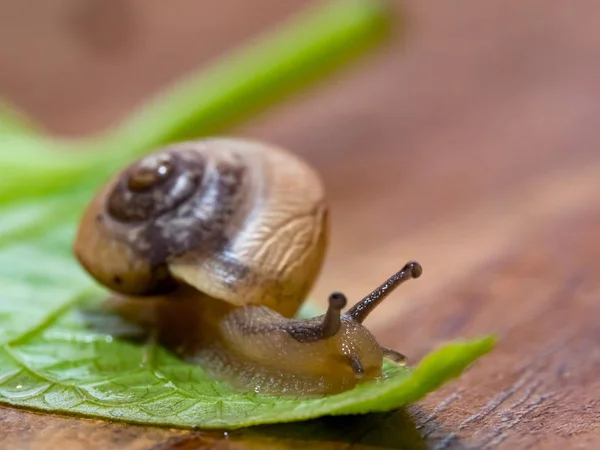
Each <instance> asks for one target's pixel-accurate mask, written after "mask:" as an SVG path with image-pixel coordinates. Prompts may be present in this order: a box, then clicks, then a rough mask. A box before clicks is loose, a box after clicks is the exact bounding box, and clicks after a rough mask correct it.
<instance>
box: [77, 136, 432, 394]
mask: <svg viewBox="0 0 600 450" xmlns="http://www.w3.org/2000/svg"><path fill="white" fill-rule="evenodd" d="M327 238H328V214H327V205H326V201H325V194H324V187H323V184H322V181H321V179H320V177H319V176H318V175H317V174H316V172H315V171H314V170H313V169H312V168H311V167H309V166H308V165H307V164H306V163H304V162H303V161H302V160H300V159H299V158H298V157H296V156H295V155H293V154H292V153H290V152H288V151H286V150H283V149H281V148H277V147H274V146H271V145H267V144H263V143H258V142H251V141H245V140H234V139H205V140H199V141H191V142H182V143H177V144H172V145H169V146H166V147H164V148H162V149H159V150H158V151H156V152H155V153H153V154H150V155H149V156H146V157H144V158H142V159H140V160H139V161H137V162H134V163H133V164H131V165H130V166H129V167H127V168H125V169H124V170H123V171H122V172H121V173H119V174H117V175H116V176H115V177H114V178H113V179H112V180H110V181H109V182H108V183H107V184H106V185H105V186H104V187H103V188H101V190H100V191H99V192H98V193H97V195H96V196H95V197H94V198H93V200H92V201H91V203H90V204H89V206H88V207H87V209H86V210H85V212H84V214H83V217H82V219H81V222H80V225H79V228H78V231H77V235H76V238H75V242H74V253H75V255H76V257H77V259H78V260H79V262H80V263H81V265H82V266H83V268H84V269H85V270H86V271H87V272H88V273H89V274H90V275H91V276H92V277H93V278H95V279H96V280H97V281H98V282H99V283H101V284H103V285H104V286H106V287H107V288H109V289H110V290H111V291H112V292H113V293H115V295H117V296H119V297H120V298H122V299H126V300H127V299H131V300H132V301H134V302H137V304H138V305H139V304H142V305H143V304H144V302H145V301H146V300H144V299H153V300H154V301H157V302H158V304H161V305H163V306H161V308H163V309H159V310H156V311H158V312H156V311H155V312H156V315H157V317H158V318H159V319H161V320H162V319H165V318H166V317H168V316H169V312H168V311H167V310H165V309H164V305H169V304H171V305H179V306H181V305H188V306H190V305H192V306H193V309H194V312H188V313H186V312H180V313H178V314H179V315H177V314H175V318H174V320H171V321H169V324H168V325H167V326H163V328H164V329H166V330H167V331H169V330H170V331H171V332H172V331H173V330H177V329H178V328H179V325H178V320H180V319H185V320H187V321H188V322H191V323H192V325H191V329H192V330H193V332H192V334H193V337H191V338H190V339H191V340H193V341H194V345H193V348H194V351H193V359H194V361H198V362H200V363H201V364H203V366H204V367H206V368H207V370H208V371H209V372H210V373H214V374H215V376H217V377H221V378H222V379H225V380H227V381H229V382H231V383H232V384H234V385H236V386H238V387H240V388H242V389H247V390H256V391H261V392H267V393H289V394H295V395H297V394H306V395H310V394H315V395H323V394H333V393H338V392H342V391H345V390H348V389H351V388H353V387H354V386H356V385H357V384H358V383H362V382H365V381H368V380H374V379H378V378H380V377H381V376H382V363H383V358H384V357H385V358H389V359H392V360H394V361H396V362H398V363H404V361H405V357H404V356H403V355H402V354H400V353H398V352H396V351H394V350H390V349H386V348H382V347H381V346H380V345H379V344H378V343H377V341H376V340H375V338H374V336H373V335H372V334H371V333H370V332H369V331H368V330H367V328H365V327H364V326H363V325H362V322H363V321H364V319H365V318H366V317H367V316H368V314H369V313H370V312H371V311H372V310H373V308H375V307H376V306H377V305H378V304H379V303H380V302H381V301H382V300H383V299H384V298H385V297H386V296H387V295H389V294H390V293H391V292H392V290H393V289H394V288H395V287H397V286H398V285H399V284H401V283H402V282H404V281H406V280H408V279H411V278H417V277H419V276H420V275H421V272H422V269H421V266H420V265H419V263H417V262H415V261H410V262H408V263H407V264H406V265H405V266H404V267H403V268H402V269H401V270H400V271H399V272H397V273H395V274H394V275H393V276H392V277H390V278H389V279H387V280H386V281H385V282H384V283H383V284H382V285H381V286H379V287H378V288H377V289H375V290H374V291H373V292H371V293H370V294H368V295H367V296H366V297H365V298H364V299H362V300H361V301H360V302H358V303H357V304H356V305H355V306H353V307H352V308H350V309H349V310H348V311H347V312H345V313H342V310H343V309H344V308H345V306H346V303H347V300H346V297H345V296H344V294H342V293H339V292H335V293H333V294H331V296H330V297H329V305H328V309H327V312H326V313H325V314H324V315H322V316H319V317H315V318H310V319H295V318H293V317H294V316H295V315H296V313H297V312H298V310H299V308H300V307H301V305H302V302H303V301H304V300H305V299H306V296H307V294H308V292H309V290H310V289H311V287H312V285H313V284H314V282H315V280H316V278H317V276H318V273H319V271H320V268H321V265H322V262H323V258H324V254H325V248H326V245H327ZM141 308H143V306H141ZM165 311H166V312H165ZM184 311H185V309H184ZM190 311H191V310H190ZM171 315H173V314H171Z"/></svg>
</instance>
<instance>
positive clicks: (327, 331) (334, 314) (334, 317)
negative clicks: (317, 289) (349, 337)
mask: <svg viewBox="0 0 600 450" xmlns="http://www.w3.org/2000/svg"><path fill="white" fill-rule="evenodd" d="M346 303H348V302H347V300H346V296H345V295H344V294H342V293H341V292H334V293H332V294H331V295H330V296H329V307H328V308H327V312H326V313H325V318H324V319H323V331H322V337H323V339H327V338H330V337H332V336H335V335H336V333H337V332H338V331H340V327H341V326H342V322H341V319H340V316H341V313H342V309H344V308H345V307H346Z"/></svg>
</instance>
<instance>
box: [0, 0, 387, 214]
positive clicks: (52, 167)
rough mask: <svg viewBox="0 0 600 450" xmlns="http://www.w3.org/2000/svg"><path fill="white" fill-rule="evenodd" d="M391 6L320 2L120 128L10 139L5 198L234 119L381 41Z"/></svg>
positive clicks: (91, 173)
mask: <svg viewBox="0 0 600 450" xmlns="http://www.w3.org/2000/svg"><path fill="white" fill-rule="evenodd" d="M388 13H389V10H388V9H387V8H386V7H385V3H384V2H382V1H379V0H329V1H328V2H326V3H319V4H317V5H316V6H315V7H313V8H312V9H310V10H308V11H305V12H303V13H302V14H299V15H298V16H297V17H295V18H293V20H291V21H290V22H287V23H283V24H281V25H280V26H279V27H277V28H276V29H275V30H274V31H272V32H270V33H267V34H266V35H265V36H262V37H260V38H259V39H258V40H256V41H254V42H251V43H250V44H249V45H247V46H245V47H243V48H241V49H239V50H238V51H235V52H233V53H232V54H230V55H229V56H225V57H223V58H220V59H219V60H218V61H217V62H216V63H214V64H213V65H211V66H209V68H207V69H206V70H204V71H202V72H201V73H199V74H194V75H192V76H191V77H188V78H187V79H186V80H184V81H182V82H180V83H178V84H176V85H175V86H174V87H172V88H171V89H169V90H167V91H166V92H164V93H162V94H160V95H158V96H157V97H156V98H154V99H151V100H150V101H148V102H146V103H145V104H144V105H142V107H141V108H140V109H139V110H138V111H137V113H134V114H133V115H132V116H131V117H130V118H129V119H127V120H125V122H124V123H122V124H121V125H120V126H118V127H117V128H115V129H114V130H111V131H108V132H106V133H104V134H101V135H99V136H96V137H95V138H88V139H84V140H81V139H78V140H74V141H73V140H71V141H69V140H66V139H65V140H60V141H57V140H56V139H51V138H48V137H42V136H39V135H38V136H24V137H15V138H13V139H12V143H11V144H9V143H8V142H6V140H5V144H6V145H3V147H6V151H7V152H13V154H12V156H11V155H10V154H6V153H5V154H4V155H0V170H1V171H3V172H4V174H5V177H4V179H0V204H3V203H7V202H12V201H15V200H17V199H20V198H24V197H36V196H42V195H46V194H49V193H51V192H55V191H59V190H62V189H65V188H68V187H69V186H79V183H83V184H85V185H86V186H88V187H93V186H96V185H97V184H99V183H101V182H102V181H103V180H104V179H105V178H106V177H107V176H108V175H109V174H111V173H113V172H114V171H116V170H117V169H119V168H120V167H121V166H123V165H124V164H126V163H128V162H130V161H131V160H132V159H134V158H137V157H139V156H140V155H143V154H145V153H147V152H148V151H150V150H151V149H153V148H155V147H157V146H160V145H162V144H165V143H167V142H171V141H175V140H181V139H186V138H190V137H193V136H198V135H208V134H213V133H217V132H220V131H221V130H224V129H225V128H228V127H231V126H233V125H234V124H236V123H238V122H240V121H241V120H243V119H245V118H247V117H248V116H250V115H252V114H254V113H256V112H257V111H259V110H261V109H264V108H265V107H267V106H269V105H270V104H271V103H273V102H275V101H279V100H281V99H282V98H283V97H284V96H285V95H287V94H290V93H291V92H293V91H296V90H298V89H299V88H302V87H304V86H306V85H308V84H310V83H313V82H314V81H315V80H317V79H319V78H322V77H323V76H324V75H325V74H327V73H329V72H331V71H332V70H333V69H335V68H337V67H339V66H341V65H342V64H343V63H345V62H347V61H348V60H350V59H351V58H352V57H354V56H357V55H358V54H360V53H362V52H364V51H365V50H366V49H368V48H370V47H371V46H373V45H374V44H375V43H377V42H378V41H380V40H381V38H382V37H383V36H385V34H386V33H387V31H388V29H389V27H388V25H389V14H388ZM58 149H60V150H62V151H57V150H58ZM60 153H62V154H63V155H62V156H59V155H60ZM65 153H67V154H65ZM79 189H82V187H81V186H80V187H79Z"/></svg>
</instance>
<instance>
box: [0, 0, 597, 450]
mask: <svg viewBox="0 0 600 450" xmlns="http://www.w3.org/2000/svg"><path fill="white" fill-rule="evenodd" d="M304 3H306V2H302V1H295V2H292V1H288V2H281V1H278V0H254V1H253V2H236V1H233V0H227V1H219V2H210V4H209V3H208V2H202V4H200V3H198V2H195V1H193V0H177V1H170V2H164V1H160V0H151V1H150V0H144V1H141V0H136V1H134V0H130V1H129V0H128V1H126V0H120V1H117V0H111V1H108V0H85V1H84V0H46V1H44V2H37V3H36V7H35V8H33V6H32V5H31V4H30V2H25V1H22V0H1V1H0V92H1V93H2V95H3V96H5V97H7V98H8V99H9V100H12V101H14V102H16V103H17V104H19V105H21V106H22V107H24V108H25V109H26V110H27V111H28V112H30V113H31V114H32V115H34V116H35V117H37V118H38V119H39V120H40V121H42V122H43V123H45V124H46V125H47V126H48V127H49V129H51V130H54V131H55V132H58V133H75V134H78V133H86V132H90V131H94V130H98V129H100V128H102V127H104V126H106V125H108V124H110V123H111V122H112V121H115V120H118V119H119V118H120V117H122V116H124V115H125V114H126V113H127V111H128V110H129V108H130V107H131V106H132V105H134V104H135V103H137V102H138V101H140V100H141V99H143V98H144V96H146V95H147V94H148V93H150V92H153V91H154V90H155V89H158V88H160V86H163V85H164V84H165V83H166V82H168V81H170V80H173V79H175V78H176V77H177V76H179V75H180V74H182V73H183V72H185V71H187V70H189V69H191V68H193V67H196V66H198V65H199V64H202V63H204V62H206V61H208V60H209V59H210V58H212V57H214V56H216V55H218V54H219V53H221V52H223V51H225V50H226V49H227V48H231V47H232V46H234V45H235V44H236V43H238V42H241V41H243V40H244V39H245V38H246V37H248V36H251V35H253V34H254V33H256V32H258V31H259V30H261V29H263V28H265V27H267V26H269V25H270V24H273V23H276V22H277V20H279V19H280V18H282V17H284V16H286V15H287V14H289V13H290V12H292V11H294V10H296V9H297V8H299V7H300V6H301V5H302V4H304ZM406 10H407V13H408V16H409V17H408V24H409V25H410V27H409V30H408V32H407V34H406V36H405V39H404V41H403V42H400V40H397V41H395V42H393V43H392V44H391V45H390V46H388V48H386V49H385V50H384V51H382V52H380V53H379V55H376V56H374V57H372V58H370V59H368V60H363V62H362V64H360V65H358V66H355V67H354V69H353V70H352V71H350V72H347V73H346V74H345V75H344V76H341V77H338V78H336V79H335V80H334V81H332V82H330V83H328V84H327V85H326V86H321V87H320V88H319V89H317V90H313V91H312V92H310V93H306V94H304V95H303V96H300V97H297V98H296V99H295V100H294V101H292V102H289V103H287V104H286V105H284V106H280V107H278V108H276V109H275V110H271V111H270V112H269V113H268V114H265V115H263V116H261V117H257V118H256V119H255V120H254V121H253V122H252V123H250V124H247V125H246V126H245V127H244V128H242V129H239V130H236V132H235V134H237V135H241V136H250V137H254V138H259V139H264V140H267V141H272V142H275V143H279V144H282V145H285V146H288V147H289V148H291V149H293V150H295V151H297V152H298V153H300V154H302V155H303V156H304V157H305V158H306V159H307V160H309V161H310V162H311V163H312V164H314V165H315V166H316V167H317V168H318V169H319V171H320V172H321V173H322V175H323V177H324V178H325V180H326V184H327V187H328V192H329V193H330V198H331V204H332V212H333V240H332V246H331V249H330V252H329V255H328V259H327V263H326V267H325V269H324V271H323V274H322V277H321V279H320V281H319V283H318V286H317V287H316V289H315V292H314V297H315V298H317V299H319V300H320V301H323V300H324V299H325V298H326V295H327V294H328V293H329V292H330V291H331V290H334V289H340V290H343V291H345V292H346V294H348V295H349V296H350V298H354V299H356V298H358V297H359V296H361V295H362V294H364V293H366V292H367V291H369V290H370V289H371V288H372V287H374V286H375V285H376V284H377V283H378V282H380V281H382V280H383V279H384V278H385V277H386V276H387V275H389V274H390V273H391V272H392V271H394V270H395V269H397V268H399V267H400V266H401V265H402V264H403V263H404V262H405V261H406V260H407V259H411V258H414V259H418V260H419V261H420V262H421V263H422V264H423V267H424V276H423V277H422V278H420V279H419V280H418V281H416V282H413V283H410V286H409V285H407V286H406V288H404V287H403V289H402V294H400V293H399V294H398V295H395V296H394V298H390V299H389V300H387V303H386V305H385V306H382V307H380V309H379V311H377V313H376V314H374V315H373V316H372V317H371V318H370V319H369V320H368V325H369V326H371V327H372V330H373V331H374V332H375V334H376V335H377V336H378V338H379V339H380V341H381V342H382V344H384V345H386V346H390V347H394V348H397V349H399V350H401V351H402V352H403V353H406V354H407V355H409V357H410V358H411V360H412V361H416V360H418V359H419V358H420V357H421V356H422V355H423V354H425V353H426V352H428V351H429V350H431V349H432V348H433V347H435V346H436V345H438V344H439V343H441V342H443V341H445V340H447V339H451V338H457V337H462V336H467V337H471V336H476V335H479V334H483V333H489V332H495V333H498V335H499V336H500V338H501V341H500V344H499V346H498V348H497V349H496V350H495V351H494V352H493V353H492V354H491V355H489V356H488V357H486V358H484V359H483V360H481V361H480V362H479V363H477V364H476V365H475V366H474V367H473V368H472V369H471V370H470V371H469V372H468V373H467V374H465V375H464V376H463V377H462V378H460V379H459V380H457V381H456V382H453V383H451V384H450V385H447V386H446V387H444V388H443V389H442V390H440V391H439V392H436V393H434V394H432V395H430V396H429V397H428V398H426V399H425V400H424V401H423V402H421V403H419V404H418V405H415V406H414V407H412V408H409V409H408V410H407V411H403V412H398V413H395V414H388V415H384V416H371V417H366V418H337V419H326V420H322V421H317V422H313V423H309V424H303V425H299V426H280V427H264V428H257V429H252V430H248V431H244V432H236V433H229V434H228V435H223V434H205V433H198V432H196V433H194V432H188V431H181V430H179V431H177V430H168V429H154V428H143V427H129V426H126V425H122V424H109V423H106V422H102V421H96V420H81V419H75V418H60V417H53V416H47V415H38V414H34V413H29V412H24V411H18V410H13V409H9V408H0V430H1V432H0V448H11V449H37V448H43V449H61V450H70V449H80V448H81V449H83V448H86V449H87V448H89V449H112V448H115V449H128V450H131V449H161V450H175V449H186V450H189V449H196V448H293V447H299V448H330V446H331V445H332V444H333V443H338V445H341V446H345V447H347V448H350V447H354V448H434V449H451V448H452V449H454V448H506V449H518V448H548V449H558V448H569V449H576V448H600V426H599V425H598V424H599V423H600V345H599V344H600V325H599V320H598V319H599V318H600V277H599V276H598V274H599V273H600V126H598V121H599V120H600V83H599V82H598V80H599V79H600V77H599V75H600V73H599V70H600V63H599V61H600V45H599V44H598V42H600V3H598V2H595V1H592V0H588V1H574V2H548V1H541V0H518V1H517V0H513V1H505V0H488V1H486V2H481V1H479V0H460V1H457V2H422V1H419V0H413V1H410V2H408V3H406ZM107 30H111V33H108V32H107ZM40 33H42V34H43V35H44V38H43V39H40V37H39V34H40Z"/></svg>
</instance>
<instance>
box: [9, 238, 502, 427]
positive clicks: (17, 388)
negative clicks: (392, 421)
mask: <svg viewBox="0 0 600 450" xmlns="http://www.w3.org/2000/svg"><path fill="white" fill-rule="evenodd" d="M71 237H72V229H71V228H70V227H58V228H56V229H53V230H51V231H49V232H46V233H42V234H41V235H39V237H38V238H36V239H35V244H36V245H35V246H32V245H28V244H26V243H23V242H18V241H17V242H15V243H13V244H10V245H7V246H5V247H4V250H3V251H2V252H1V253H0V292H2V296H1V297H0V321H1V323H2V325H3V326H2V329H1V330H0V402H4V403H8V404H12V405H18V406H26V407H30V408H36V409H40V410H45V411H53V412H60V413H78V414H83V415H89V416H97V417H103V418H107V419H114V420H123V421H127V422H138V423H147V424H160V425H170V426H179V427H203V428H236V427H243V426H249V425H256V424H266V423H279V422H291V421H299V420H306V419H310V418H315V417H320V416H324V415H340V414H362V413H369V412H375V411H388V410H392V409H396V408H398V407H400V406H402V405H406V404H408V403H412V402H414V401H416V400H419V399H420V398H422V397H423V396H425V395H426V394H427V393H428V392H430V391H432V390H434V389H435V388H437V387H438V386H439V385H441V384H442V383H443V382H445V381H447V380H449V379H451V378H454V377H455V376H457V375H459V374H460V373H461V372H462V371H463V370H464V369H465V368H466V367H467V366H468V365H469V364H471V363H472V362H473V361H474V360H475V359H476V358H478V357H479V356H481V355H482V354H484V353H485V352H487V351H489V350H490V348H491V347H492V344H493V340H492V339H490V338H485V339H479V340H473V341H463V342H455V343H451V344H448V345H446V346H444V347H442V348H441V349H440V350H437V351H436V352H434V353H432V354H430V355H429V356H427V357H426V358H425V359H423V361H422V362H421V363H420V364H419V366H417V368H416V369H414V370H413V369H408V368H404V367H400V366H397V365H395V364H393V363H390V362H388V363H386V365H385V380H383V381H377V382H369V383H366V384H363V385H361V386H359V387H357V388H355V389H354V390H352V391H348V392H344V393H342V394H338V395H333V396H329V397H323V398H313V399H302V398H287V397H275V396H266V395H261V394H257V393H254V392H252V393H240V392H237V391H235V390H233V389H231V388H229V387H228V386H227V385H225V384H222V383H219V382H217V381H214V380H213V379H211V378H210V377H209V376H208V375H207V374H206V373H205V372H204V370H203V369H202V368H201V367H199V366H194V365H190V364H187V363H185V362H182V361H181V360H179V359H178V358H176V357H175V356H174V355H172V354H171V353H169V352H168V351H167V350H165V349H164V348H161V347H158V346H152V345H149V344H134V343H131V342H129V341H126V340H121V339H118V338H116V337H114V336H112V335H110V334H105V333H101V332H98V331H94V330H95V328H91V327H90V326H89V321H87V320H85V316H84V314H83V311H84V309H83V305H85V310H89V308H91V307H93V306H94V305H96V304H97V303H98V302H100V301H101V299H102V296H103V294H100V293H99V291H98V289H97V288H95V287H94V286H93V285H92V284H91V283H90V281H89V279H88V278H87V277H86V276H85V275H84V274H83V273H82V272H81V270H80V269H79V268H78V267H77V265H76V263H75V262H74V261H73V259H72V258H71V257H70V256H69V253H68V252H65V251H64V249H65V248H68V244H69V242H70V239H71ZM59 249H63V250H62V251H60V250H59ZM112 319H116V318H111V317H110V316H109V317H107V318H105V320H112Z"/></svg>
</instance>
